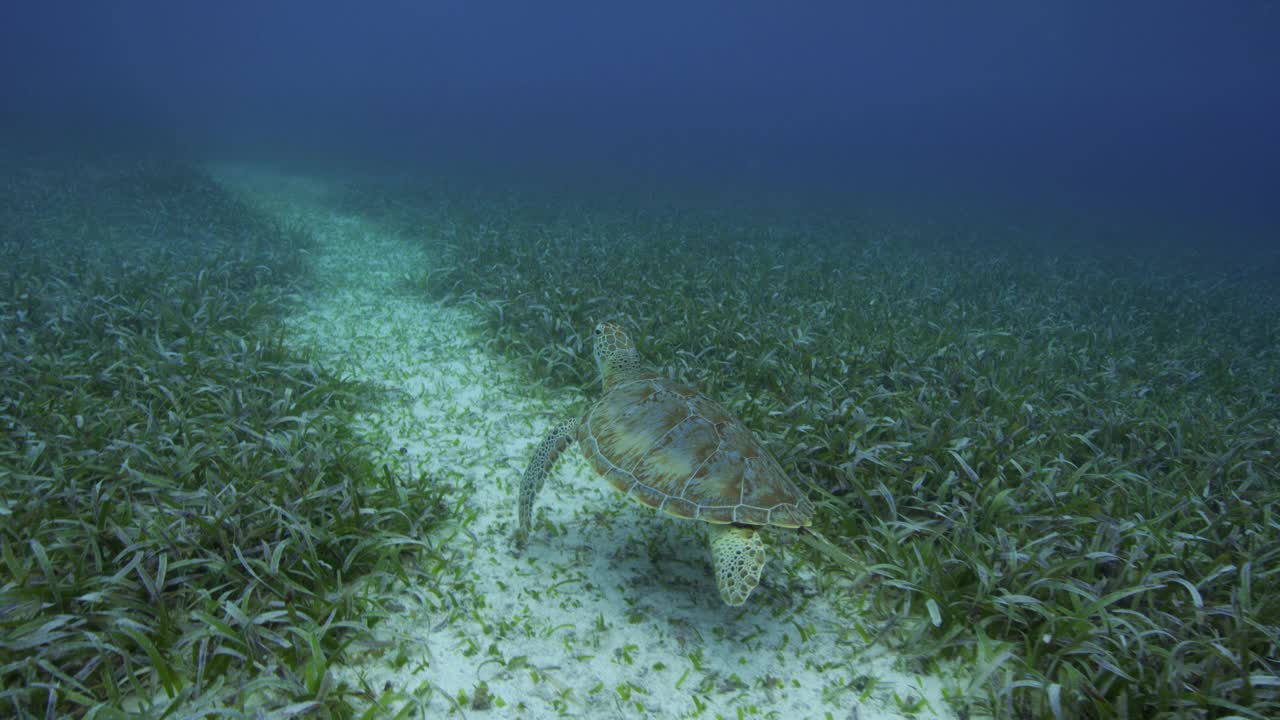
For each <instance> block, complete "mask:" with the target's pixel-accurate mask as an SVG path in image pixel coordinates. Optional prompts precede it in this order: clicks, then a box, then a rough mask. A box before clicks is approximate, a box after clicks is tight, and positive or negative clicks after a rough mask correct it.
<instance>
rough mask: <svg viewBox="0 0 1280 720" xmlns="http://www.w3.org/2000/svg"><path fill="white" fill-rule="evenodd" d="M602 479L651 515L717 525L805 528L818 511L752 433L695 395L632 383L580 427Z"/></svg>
mask: <svg viewBox="0 0 1280 720" xmlns="http://www.w3.org/2000/svg"><path fill="white" fill-rule="evenodd" d="M579 440H580V441H581V442H582V448H583V452H584V453H585V454H586V456H587V459H588V460H590V461H591V465H592V466H593V467H594V468H595V470H596V472H598V473H600V474H601V475H603V476H604V477H605V478H607V479H608V480H609V482H611V483H613V486H614V487H616V488H618V490H619V491H621V492H623V493H625V494H626V495H627V496H629V497H632V498H634V499H636V500H638V501H640V502H642V503H644V504H645V505H648V506H649V507H652V508H654V509H657V510H660V511H662V512H665V513H668V514H670V515H674V516H676V517H680V518H688V519H691V520H703V521H705V522H711V523H738V524H743V525H775V526H778V527H789V528H794V527H803V526H806V525H808V524H809V522H810V520H811V518H812V517H813V504H812V503H810V502H809V500H808V499H807V498H805V497H804V494H803V493H801V492H800V490H799V488H797V487H796V486H795V485H794V484H793V483H792V482H791V480H789V479H788V478H787V476H786V473H784V472H783V471H782V467H781V466H780V465H778V461H777V460H775V459H774V458H773V456H772V455H770V454H769V453H768V451H766V450H765V449H764V448H763V447H761V445H760V443H759V441H757V440H756V438H755V436H754V435H752V434H751V431H750V430H747V428H746V427H744V426H743V425H742V423H741V422H739V421H738V420H737V419H736V418H734V417H733V416H732V415H730V414H729V413H728V411H727V410H725V409H724V408H723V407H721V406H720V405H719V404H717V403H715V402H712V401H711V400H709V399H707V398H706V397H704V396H703V395H701V394H700V393H698V392H697V391H696V390H694V389H693V388H690V387H687V386H685V385H681V384H679V383H675V382H672V381H670V380H667V379H665V378H648V379H643V380H633V381H630V382H624V383H622V384H620V385H619V386H617V387H615V388H612V389H610V390H609V392H607V393H606V394H605V396H604V397H602V398H600V400H599V402H597V403H596V404H595V405H593V406H592V407H591V409H590V410H589V411H588V412H587V415H586V418H585V419H584V420H583V422H582V424H581V425H579Z"/></svg>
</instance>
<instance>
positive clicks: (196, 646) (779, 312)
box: [0, 151, 1280, 720]
mask: <svg viewBox="0 0 1280 720" xmlns="http://www.w3.org/2000/svg"><path fill="white" fill-rule="evenodd" d="M87 157H89V158H91V159H86V158H87ZM219 170H220V172H206V171H205V170H204V169H201V168H199V167H193V166H191V165H188V164H184V163H182V162H177V161H174V160H170V159H159V158H150V159H139V158H138V157H136V156H118V157H104V156H101V155H92V156H80V157H76V158H72V157H70V156H67V155H45V156H37V155H33V154H31V153H19V152H13V151H3V152H0V717H11V716H12V717H17V718H27V717H100V718H126V717H127V718H158V717H174V718H179V717H181V718H188V717H191V718H194V717H209V716H219V717H263V716H265V717H291V716H303V717H325V718H349V717H365V718H381V717H437V716H450V717H462V718H484V717H493V718H499V717H643V716H648V717H699V718H713V717H714V718H718V717H734V716H735V715H736V716H737V717H742V718H778V717H801V716H803V711H802V710H800V709H797V708H799V707H801V706H802V705H803V703H805V702H810V700H812V707H813V708H817V707H818V706H819V704H821V709H822V711H821V712H818V711H816V710H815V711H814V715H815V716H816V717H831V718H837V717H839V718H845V717H861V718H863V719H864V720H866V718H868V717H874V718H882V717H883V718H888V717H919V718H929V717H959V718H968V717H997V718H1015V719H1019V720H1021V719H1023V718H1043V717H1047V718H1227V717H1241V718H1269V717H1275V716H1277V715H1280V667H1278V665H1280V647H1278V644H1280V643H1278V637H1277V635H1278V634H1280V601H1277V599H1276V593H1275V592H1274V588H1275V587H1276V586H1277V578H1276V574H1277V570H1278V568H1280V543H1277V537H1278V536H1280V527H1278V522H1280V521H1278V520H1277V514H1276V511H1277V502H1278V501H1280V458H1278V457H1277V453H1278V452H1280V447H1278V445H1280V381H1278V380H1277V378H1280V262H1277V258H1276V257H1275V256H1274V255H1271V256H1268V255H1266V254H1265V253H1262V252H1254V253H1253V254H1243V253H1242V254H1240V255H1237V256H1235V257H1234V258H1232V257H1227V256H1226V253H1221V252H1219V253H1215V254H1213V255H1212V256H1207V255H1204V254H1202V253H1197V252H1195V251H1194V250H1193V249H1190V248H1191V247H1193V246H1188V245H1180V244H1166V240H1167V237H1166V236H1163V235H1156V234H1154V233H1155V231H1153V230H1151V229H1150V228H1146V229H1144V226H1143V225H1142V224H1141V223H1133V224H1130V225H1126V226H1123V227H1122V226H1119V225H1112V226H1110V227H1109V229H1100V228H1099V226H1093V225H1089V224H1088V223H1083V222H1073V223H1060V224H1053V223H1050V222H1048V221H1044V222H1038V221H1035V220H1033V219H1027V218H1018V219H1016V221H1015V220H1014V219H1013V218H1012V216H1007V215H1006V216H1002V215H1000V214H998V213H996V214H988V215H985V216H984V215H983V214H982V213H979V212H976V211H970V212H965V213H959V212H954V211H943V210H937V209H935V210H911V209H906V210H904V209H903V208H902V207H899V208H897V209H894V210H888V209H884V208H883V207H873V203H871V201H868V200H865V199H864V200H863V201H862V202H863V203H864V204H865V205H866V206H867V207H861V206H856V203H854V205H855V206H856V207H854V208H851V207H848V206H845V207H838V208H837V209H835V210H830V209H828V210H824V211H822V212H817V211H812V210H810V211H805V210H803V208H804V207H805V206H804V204H803V203H801V202H794V203H792V204H790V205H787V206H784V205H782V204H778V205H775V206H771V207H769V208H768V209H766V206H763V205H755V206H754V207H752V208H742V207H738V206H737V204H736V201H731V200H729V199H726V198H725V197H723V196H708V195H698V194H696V193H689V194H685V195H684V196H683V197H680V198H677V199H676V201H672V202H667V201H664V200H662V199H660V198H659V196H657V195H653V194H645V193H637V194H634V195H626V194H620V195H619V196H610V195H609V194H608V193H607V192H604V191H601V190H599V189H597V191H596V192H594V193H586V192H578V193H570V192H560V193H556V192H549V191H546V190H530V189H529V188H528V187H516V186H511V185H499V184H494V183H488V184H487V183H485V182H483V179H478V178H476V177H464V176H462V175H461V174H459V175H458V177H455V178H452V179H450V180H448V181H445V180H441V179H437V180H431V181H428V180H421V179H415V178H408V177H397V178H391V179H388V178H377V177H368V176H360V175H344V176H337V177H328V178H327V179H324V180H321V179H317V178H313V177H302V176H286V175H284V174H281V173H263V172H259V171H257V170H255V169H253V168H235V167H222V168H219ZM618 197H628V198H635V197H640V198H642V201H632V200H631V199H623V200H619V199H618ZM671 197H675V195H674V194H672V195H671ZM1135 233H1137V234H1140V233H1147V235H1140V236H1137V237H1133V236H1132V235H1133V234H1135ZM1143 238H1146V239H1145V240H1144V239H1143ZM1200 246H1201V247H1205V246H1206V244H1204V243H1202V244H1201V245H1200ZM1119 247H1125V248H1129V249H1131V252H1128V254H1126V253H1124V252H1119V251H1118V250H1117V248H1119ZM1213 258H1216V259H1213ZM601 321H612V322H616V323H618V324H620V325H621V326H623V327H625V328H626V329H627V330H629V331H630V332H631V334H632V335H633V337H634V338H635V339H636V341H637V343H638V345H639V350H640V352H641V353H642V354H643V355H644V356H645V357H646V358H647V359H648V360H649V361H651V362H652V363H654V364H655V365H657V366H659V367H662V368H664V369H665V371H666V372H668V373H670V374H671V375H672V376H673V377H675V378H677V379H679V380H682V381H687V382H689V383H691V384H693V385H695V386H697V387H699V388H700V389H701V390H703V391H704V392H706V394H708V395H709V396H711V397H713V398H716V399H718V400H720V401H721V402H722V403H723V404H724V405H726V406H727V407H728V409H729V410H731V411H732V412H733V413H734V414H735V415H737V416H738V417H739V418H740V419H741V420H742V421H744V423H745V424H746V425H747V426H749V427H750V428H752V429H753V430H754V431H756V432H757V433H758V434H759V436H760V437H761V438H762V439H763V441H764V442H765V444H766V445H767V446H768V447H769V449H770V450H771V451H772V452H773V453H774V454H775V455H776V456H777V457H778V459H779V460H780V462H781V463H782V465H783V466H784V468H785V469H786V470H787V472H788V473H789V474H790V476H791V477H792V478H793V479H794V480H795V481H796V482H797V483H798V484H799V485H800V486H801V487H802V489H803V490H804V491H805V492H807V493H808V495H809V497H810V498H811V499H812V500H814V501H815V503H817V504H818V506H819V512H818V517H817V521H816V526H815V527H816V529H817V530H819V531H820V532H821V533H823V534H824V535H825V536H826V537H827V538H829V539H830V540H832V541H833V542H834V543H835V544H837V545H838V546H839V547H840V548H842V549H843V550H844V551H845V552H846V553H847V554H849V555H850V556H851V557H852V558H853V560H854V561H855V565H854V567H846V566H842V565H837V564H835V563H832V562H830V561H829V560H828V559H827V558H826V557H824V556H822V555H818V554H814V553H812V552H810V551H809V550H808V549H807V548H805V547H804V546H803V545H800V544H797V543H792V544H791V546H790V547H789V548H788V547H787V546H786V545H784V544H783V543H782V542H779V543H778V545H779V547H778V551H777V552H776V553H774V552H773V551H772V550H771V555H770V558H771V559H770V567H769V569H768V571H767V572H766V574H765V579H764V581H763V583H762V585H761V587H760V588H759V589H758V590H757V591H756V594H755V595H754V596H753V598H752V599H751V600H750V601H749V602H748V604H747V606H746V607H744V608H741V609H736V610H730V609H726V608H724V607H723V606H722V604H721V603H720V601H719V599H718V598H717V597H715V596H714V590H712V591H710V592H708V591H707V590H708V587H713V586H709V585H708V584H707V582H706V581H707V579H708V578H707V576H708V573H707V570H706V564H707V563H706V558H705V557H703V553H702V548H701V547H700V546H699V547H698V548H697V554H696V555H692V557H693V559H692V560H688V559H686V558H684V557H683V556H681V557H675V556H679V555H681V553H683V552H684V550H685V546H687V545H691V544H692V543H690V542H689V541H690V539H691V537H692V536H693V532H692V530H691V529H690V528H689V527H687V526H679V527H677V526H676V523H674V522H665V521H662V520H657V519H655V520H652V521H650V518H649V517H648V516H646V515H644V513H645V512H647V511H644V510H643V509H640V508H636V507H634V506H633V504H627V503H624V502H622V501H621V500H619V499H617V498H614V499H615V500H618V502H617V504H616V505H614V506H609V505H607V504H606V501H605V500H603V499H602V498H601V497H598V496H595V495H591V496H589V497H588V495H587V493H589V492H594V491H595V490H585V489H584V488H596V485H586V484H585V483H579V480H580V479H581V478H579V477H578V476H576V475H575V476H573V477H571V478H569V479H565V478H563V477H562V478H560V479H558V480H557V479H552V480H551V481H550V483H551V485H552V487H553V488H554V490H553V491H552V492H548V493H544V499H545V502H544V505H553V504H555V507H556V510H555V511H554V512H552V511H549V510H548V509H547V508H545V507H542V508H540V510H539V512H538V513H537V514H535V516H534V528H533V534H534V535H535V536H536V539H535V541H534V543H533V544H534V545H536V546H538V547H540V548H541V554H540V555H539V556H537V557H536V558H534V557H530V555H531V554H532V553H533V551H530V552H528V553H526V554H525V555H524V556H523V557H516V556H514V555H513V554H512V553H510V552H509V549H508V548H507V547H506V543H507V541H508V539H509V538H510V535H511V531H513V530H514V525H513V524H512V523H513V522H514V516H515V510H516V498H515V489H516V488H517V486H518V481H519V477H520V471H521V470H522V468H523V467H524V465H525V463H526V462H527V460H528V451H529V449H531V448H532V447H533V445H534V444H536V442H537V440H538V439H539V437H538V434H539V433H540V432H542V428H543V427H544V426H545V423H547V422H554V421H555V420H557V419H559V418H557V417H544V416H549V415H551V414H553V413H554V414H560V413H562V412H563V411H566V410H570V411H571V410H573V409H574V408H575V407H576V408H579V409H580V408H582V407H583V406H584V404H585V402H587V401H589V399H591V398H593V397H595V396H598V394H599V392H600V383H599V380H598V377H597V370H596V368H595V367H594V366H593V363H592V360H591V349H590V347H589V337H590V333H591V330H592V328H593V327H594V326H595V325H596V323H598V322H601ZM309 343H310V344H309ZM572 462H573V461H572V460H569V461H564V462H563V463H562V472H563V474H565V475H569V474H571V473H569V472H565V471H564V469H563V465H564V464H571V463H572ZM557 483H559V484H557ZM575 483H576V484H575ZM598 484H599V485H605V483H603V481H601V482H600V483H598ZM597 490H598V491H599V492H600V493H601V495H603V494H604V493H612V490H609V489H608V488H607V487H604V488H597ZM546 495H552V496H555V495H560V496H561V497H553V498H545V496H546ZM611 497H612V496H611ZM584 498H587V499H584ZM650 515H652V513H650ZM624 517H625V518H636V519H633V520H624V519H622V518H624ZM627 523H632V524H627ZM663 523H665V524H663ZM686 525H687V524H686ZM570 536H572V539H571V540H566V538H569V537H570ZM771 542H772V541H771ZM557 543H558V544H557ZM606 544H607V546H606ZM793 556H799V557H801V558H802V559H803V560H804V562H798V563H797V562H791V560H793V559H795V558H794V557H793ZM815 578H816V579H815ZM828 593H842V594H843V595H842V596H841V597H839V598H835V599H834V600H838V601H839V602H838V603H837V602H834V601H833V599H832V598H828V597H825V595H826V594H828ZM835 605H839V609H840V610H842V611H844V610H849V611H850V612H852V613H854V615H855V617H853V618H852V619H850V622H849V623H848V624H847V626H842V627H834V628H833V627H831V625H832V624H833V620H832V619H833V618H838V619H840V620H841V624H842V625H843V624H844V622H843V621H844V620H845V619H849V618H847V617H846V616H836V615H832V614H829V612H830V611H831V610H832V607H833V606H835ZM544 610H545V612H540V611H544ZM822 613H828V614H822ZM885 645H887V646H888V647H890V648H891V649H892V652H891V653H879V654H877V652H873V650H874V649H878V648H881V647H882V646H885ZM755 660H760V663H759V664H758V665H754V666H753V664H752V663H753V662H754V661H755ZM784 661H785V662H784ZM877 662H878V663H880V664H879V665H875V664H874V663H877ZM770 663H773V664H770ZM779 668H781V669H779ZM957 668H959V669H960V671H959V674H957ZM890 670H892V672H890ZM926 677H930V678H942V680H939V681H938V682H937V683H932V681H931V683H926V682H924V680H923V678H926ZM837 713H839V714H837Z"/></svg>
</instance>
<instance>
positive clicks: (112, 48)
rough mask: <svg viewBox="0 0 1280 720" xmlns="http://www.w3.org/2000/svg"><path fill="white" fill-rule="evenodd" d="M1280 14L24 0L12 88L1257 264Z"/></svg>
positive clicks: (437, 155) (335, 150)
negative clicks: (958, 214) (1076, 232)
mask: <svg viewBox="0 0 1280 720" xmlns="http://www.w3.org/2000/svg"><path fill="white" fill-rule="evenodd" d="M1278 31H1280V9H1278V8H1277V7H1276V4H1275V3H1274V2H1268V1H1262V0H1239V1H1237V2H1229V3H1214V2H1187V1H1178V2H1154V1H1147V0H1144V1H1139V2H1094V1H1085V2H1070V3H1067V2H1052V3H1025V2H1008V1H1001V2H989V3H952V2H895V3H864V2H805V3H778V2H754V1H749V2H733V3H729V2H719V3H708V2H645V3H627V4H621V3H596V2H578V1H570V2H553V3H515V2H491V1H488V0H467V1H466V2H453V1H450V2H389V3H374V4H356V3H329V2H308V3H304V2H272V3H256V2H255V3H247V2H227V3H222V2H220V3H161V2H134V3H93V2H58V3H11V4H7V5H6V8H5V9H4V10H2V11H0V64H2V65H3V67H4V69H5V72H4V73H3V74H2V75H0V84H2V85H0V92H2V97H3V98H4V102H3V111H2V114H3V117H2V122H3V127H5V128H7V131H6V133H5V134H6V135H7V136H8V137H9V138H10V139H11V140H17V141H20V142H24V143H32V142H37V141H38V142H41V143H45V144H49V145H52V146H60V147H68V146H71V145H76V146H79V147H82V148H96V147H104V146H107V147H110V146H116V145H120V144H122V143H130V144H132V145H133V146H143V147H150V148H160V149H164V150H173V151H176V152H178V153H179V154H181V155H187V156H193V157H197V158H218V159H223V158H236V159H248V160H282V159H283V160H290V161H293V162H306V163H308V164H309V165H311V166H312V167H315V168H320V169H326V170H331V171H332V170H340V169H343V168H360V169H378V170H394V171H397V172H421V173H428V174H439V173H442V172H444V173H455V174H466V175H468V176H469V177H472V178H480V179H483V180H485V181H487V182H493V183H509V182H522V183H527V184H532V185H536V186H541V187H556V188H568V191H569V192H571V193H572V192H575V191H576V190H578V189H581V188H586V187H592V188H605V189H608V190H611V191H618V192H621V193H624V194H626V195H630V196H632V197H634V198H636V199H637V201H639V199H640V198H643V197H645V196H646V195H648V194H652V193H655V192H657V193H659V194H664V193H665V194H669V195H670V196H681V195H683V196H684V197H687V198H699V199H698V200H697V201H696V202H707V201H720V200H732V201H743V202H746V203H753V202H761V201H767V202H772V203H777V204H779V205H785V206H789V207H797V206H798V207H801V208H802V209H807V208H808V207H810V206H811V207H812V208H814V209H818V208H831V207H837V208H848V207H852V206H861V207H876V208H885V207H893V208H895V210H897V211H903V212H906V213H908V214H910V213H912V212H915V211H923V208H926V207H928V208H937V207H945V208H951V209H956V208H962V209H963V210H964V211H965V212H966V213H978V214H982V213H986V212H988V211H990V212H991V216H992V217H1002V218H1029V217H1030V218H1048V219H1052V221H1053V222H1054V223H1058V225H1059V227H1061V223H1062V222H1070V223H1080V222H1083V223H1086V224H1092V223H1098V224H1099V225H1107V226H1110V227H1119V226H1120V225H1121V224H1123V223H1129V222H1133V221H1135V220H1137V221H1140V222H1147V221H1155V223H1156V225H1158V226H1159V229H1158V230H1153V231H1151V232H1148V233H1146V235H1145V236H1143V234H1142V233H1136V232H1131V231H1127V230H1126V231H1123V232H1118V233H1115V234H1111V235H1108V236H1107V239H1106V241H1105V243H1100V244H1105V245H1108V246H1110V247H1111V249H1112V250H1115V249H1116V248H1115V244H1116V243H1117V242H1120V241H1121V240H1120V239H1122V238H1128V239H1129V240H1130V241H1132V242H1134V243H1135V248H1137V251H1138V252H1148V251H1151V250H1153V249H1157V248H1158V249H1160V250H1161V251H1163V249H1164V246H1166V245H1167V244H1168V243H1170V242H1174V241H1176V242H1179V243H1184V244H1191V245H1195V244H1196V243H1202V244H1203V248H1204V249H1206V250H1211V251H1215V252H1231V253H1236V254H1238V253H1243V254H1245V255H1252V254H1253V253H1256V252H1264V253H1266V252H1267V248H1266V247H1264V245H1265V242H1264V241H1265V239H1266V238H1267V237H1269V236H1270V235H1269V233H1266V232H1265V231H1264V232H1261V233H1259V232H1257V231H1258V229H1259V228H1268V227H1272V226H1274V225H1275V224H1276V221H1277V218H1280V202H1277V201H1276V200H1277V198H1276V195H1277V193H1276V187H1277V178H1276V176H1277V169H1278V168H1280V137H1278V134H1277V128H1280V90H1278V89H1277V88H1280V83H1277V82H1276V78H1277V77H1280V73H1278V72H1277V71H1278V70H1280V43H1278V42H1276V38H1277V37H1280V32H1278ZM1153 233H1154V234H1153ZM1068 235H1070V233H1068ZM1080 235H1086V236H1087V235H1089V233H1081V234H1080ZM1094 235H1095V236H1096V233H1095V234H1094ZM1179 236H1181V237H1179ZM1046 238H1047V239H1046ZM1078 239H1079V238H1078V237H1076V238H1075V239H1072V240H1069V241H1066V242H1070V243H1075V242H1078ZM1033 240H1035V239H1034V238H1029V240H1028V241H1029V242H1030V241H1033ZM1038 241H1041V242H1050V243H1052V242H1054V240H1053V238H1052V237H1048V236H1043V237H1040V239H1039V240H1038ZM1064 249H1065V248H1064Z"/></svg>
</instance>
